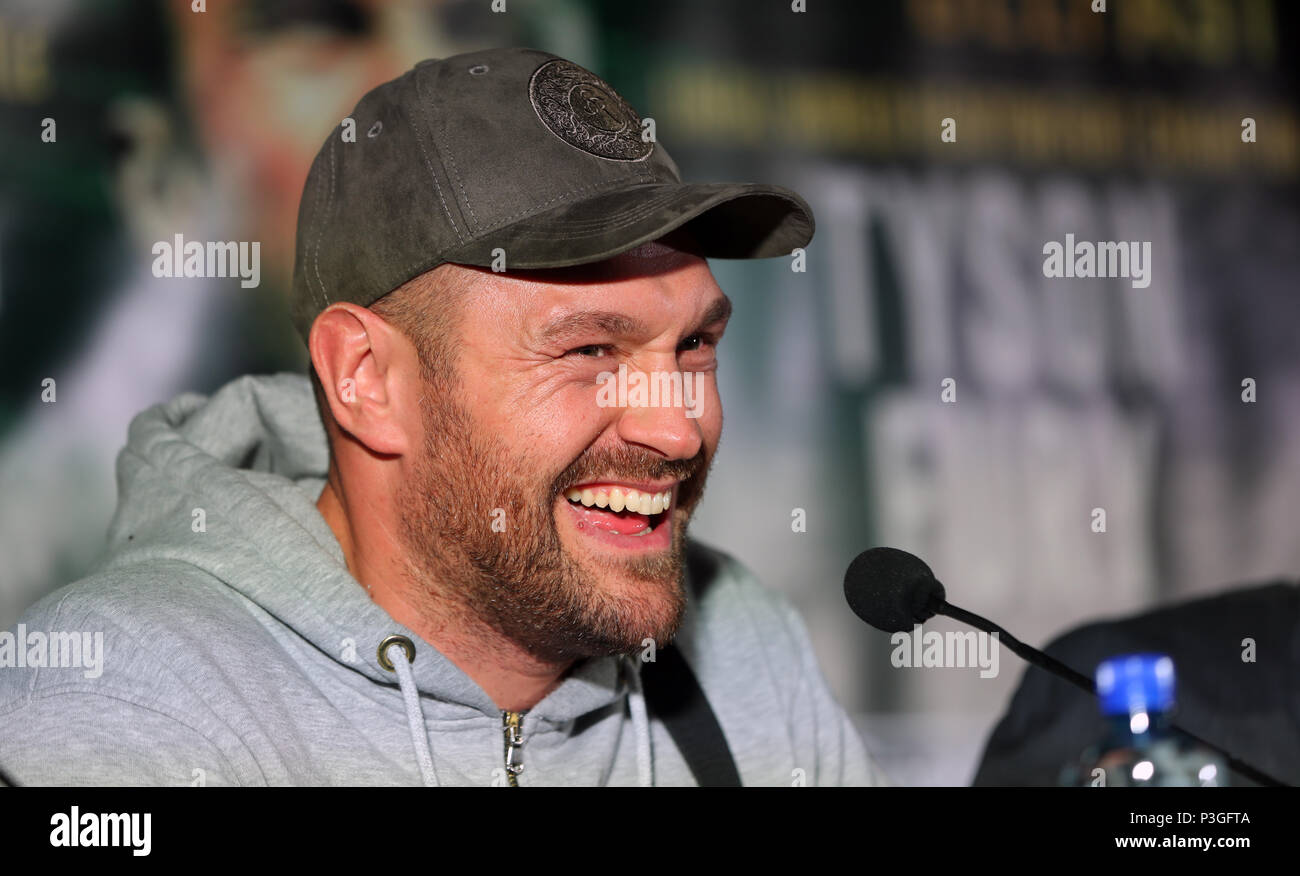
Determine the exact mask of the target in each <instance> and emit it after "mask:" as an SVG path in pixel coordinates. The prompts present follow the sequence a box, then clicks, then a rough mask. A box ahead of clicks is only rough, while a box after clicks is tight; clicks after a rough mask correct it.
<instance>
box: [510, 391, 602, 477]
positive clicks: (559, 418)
mask: <svg viewBox="0 0 1300 876" xmlns="http://www.w3.org/2000/svg"><path fill="white" fill-rule="evenodd" d="M595 399H596V394H595V390H594V389H592V388H590V387H583V386H564V387H561V388H560V389H558V390H557V391H555V392H553V393H551V394H549V395H546V396H544V397H540V398H536V399H530V400H528V401H526V402H519V403H514V402H512V403H511V405H510V410H508V411H505V412H504V415H503V416H502V417H501V418H500V419H501V422H502V424H503V425H502V426H501V431H500V436H499V437H500V439H501V440H502V441H503V442H504V443H505V444H506V445H508V446H512V447H514V448H515V449H516V450H517V458H520V459H524V460H527V463H526V464H527V465H528V467H529V468H530V469H531V470H533V471H535V472H547V473H548V474H549V475H550V476H552V477H554V476H556V475H558V474H559V473H560V472H562V471H564V470H565V469H566V468H568V467H569V466H570V465H572V464H573V462H574V461H575V460H577V459H578V457H580V456H581V455H582V454H583V452H584V451H586V450H587V448H588V447H590V446H591V445H592V444H593V443H595V441H596V439H597V438H599V437H600V435H601V434H602V433H603V432H604V431H605V430H606V429H607V428H608V426H609V424H610V422H611V421H612V419H613V415H612V412H611V411H608V410H606V409H604V408H601V407H599V406H598V405H597V404H596V400H595Z"/></svg>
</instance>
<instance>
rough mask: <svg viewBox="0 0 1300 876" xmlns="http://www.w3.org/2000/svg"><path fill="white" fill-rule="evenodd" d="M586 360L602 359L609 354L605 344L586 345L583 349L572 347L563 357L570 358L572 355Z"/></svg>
mask: <svg viewBox="0 0 1300 876" xmlns="http://www.w3.org/2000/svg"><path fill="white" fill-rule="evenodd" d="M575 353H576V354H577V355H579V356H582V357H583V358H587V359H603V358H605V357H606V356H608V355H609V353H610V348H609V346H608V345H606V344H587V345H586V346H585V347H574V348H573V349H572V350H567V351H566V352H565V354H564V355H566V356H572V355H574V354H575Z"/></svg>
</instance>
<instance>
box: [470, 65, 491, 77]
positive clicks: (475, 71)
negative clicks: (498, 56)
mask: <svg viewBox="0 0 1300 876" xmlns="http://www.w3.org/2000/svg"><path fill="white" fill-rule="evenodd" d="M487 71H488V65H487V64H475V65H474V66H473V67H470V68H469V75H471V76H482V75H483V74H484V73H486V72H487Z"/></svg>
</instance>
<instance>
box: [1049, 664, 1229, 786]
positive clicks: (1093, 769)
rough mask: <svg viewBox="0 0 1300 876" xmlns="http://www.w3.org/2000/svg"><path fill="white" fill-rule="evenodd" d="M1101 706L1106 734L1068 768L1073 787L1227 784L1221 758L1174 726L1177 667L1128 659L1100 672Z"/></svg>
mask: <svg viewBox="0 0 1300 876" xmlns="http://www.w3.org/2000/svg"><path fill="white" fill-rule="evenodd" d="M1096 682H1097V700H1098V702H1099V703H1100V705H1101V712H1102V715H1104V716H1105V718H1106V723H1107V728H1108V729H1107V732H1106V734H1105V736H1103V737H1102V739H1100V740H1099V741H1098V742H1097V743H1096V744H1094V745H1092V746H1090V747H1089V748H1088V749H1087V750H1086V751H1084V752H1083V756H1082V758H1081V759H1080V761H1079V762H1078V763H1076V764H1072V765H1070V766H1069V767H1067V768H1066V769H1065V771H1064V773H1063V775H1062V779H1063V782H1064V783H1065V784H1070V785H1083V786H1092V787H1112V788H1115V787H1118V788H1133V787H1137V788H1153V787H1154V788H1159V787H1216V786H1223V785H1226V784H1228V770H1227V767H1226V765H1225V763H1224V761H1223V758H1222V757H1221V756H1220V755H1218V754H1216V753H1215V752H1213V751H1210V750H1209V749H1206V748H1204V747H1203V746H1202V745H1200V743H1198V742H1196V741H1194V740H1192V739H1191V738H1189V737H1188V736H1187V735H1186V734H1183V733H1181V732H1179V731H1177V730H1175V729H1173V728H1172V727H1171V726H1170V724H1171V721H1172V718H1171V715H1172V712H1173V708H1174V661H1173V660H1172V659H1171V658H1169V657H1167V656H1166V655H1164V654H1127V655H1123V656H1119V657H1112V658H1110V659H1109V660H1105V661H1103V662H1102V663H1101V664H1100V665H1099V666H1098V667H1097V676H1096Z"/></svg>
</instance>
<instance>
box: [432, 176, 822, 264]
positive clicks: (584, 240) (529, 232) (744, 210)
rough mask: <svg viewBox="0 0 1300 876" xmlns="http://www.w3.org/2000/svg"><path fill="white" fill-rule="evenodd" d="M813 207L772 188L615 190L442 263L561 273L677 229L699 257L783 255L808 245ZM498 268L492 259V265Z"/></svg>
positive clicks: (525, 222) (507, 229)
mask: <svg viewBox="0 0 1300 876" xmlns="http://www.w3.org/2000/svg"><path fill="white" fill-rule="evenodd" d="M814 227H815V226H814V222H813V214H812V208H810V207H809V206H808V204H807V202H805V201H804V199H803V198H801V197H799V195H797V194H795V193H794V192H792V191H790V190H789V189H784V188H781V187H779V186H768V185H760V184H756V183H669V184H647V185H639V186H632V187H628V188H621V189H619V190H618V191H615V192H606V193H602V194H599V195H596V196H594V197H591V198H587V199H585V200H582V201H574V202H570V203H567V204H564V205H562V206H559V207H556V208H554V209H551V210H546V211H543V212H540V213H536V214H533V215H531V216H528V217H527V218H524V219H520V220H519V221H517V222H511V223H509V224H507V225H504V226H502V227H500V228H497V229H493V230H490V231H487V232H485V233H482V234H480V235H478V236H476V237H475V239H474V240H473V241H471V242H469V243H467V244H464V245H462V246H460V247H457V248H456V249H454V250H452V251H451V252H449V253H446V254H444V256H443V258H442V260H443V261H447V262H455V263H458V264H465V265H477V266H481V267H491V266H492V265H493V250H496V249H498V248H499V249H501V250H503V251H504V252H505V264H506V270H508V271H509V270H513V269H538V268H563V267H569V266H572V265H583V264H589V263H591V262H598V261H601V260H603V259H607V258H611V257H613V256H616V255H618V254H620V253H623V252H626V251H627V250H630V249H633V248H634V247H637V246H640V245H641V244H643V243H648V242H649V241H652V240H656V239H657V238H660V237H663V236H664V235H666V234H668V233H669V232H672V231H675V230H677V229H679V228H680V229H682V230H683V232H684V233H685V234H686V235H688V236H689V238H690V240H691V242H692V246H691V249H692V251H694V252H695V253H696V254H698V255H701V256H704V257H706V258H722V259H761V258H771V257H773V256H787V255H789V254H790V252H791V251H792V250H794V249H795V248H796V247H802V246H807V245H808V242H809V241H810V240H811V239H812V236H813V230H814ZM498 264H499V260H498Z"/></svg>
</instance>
